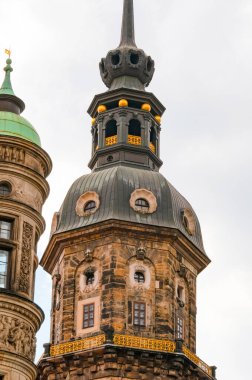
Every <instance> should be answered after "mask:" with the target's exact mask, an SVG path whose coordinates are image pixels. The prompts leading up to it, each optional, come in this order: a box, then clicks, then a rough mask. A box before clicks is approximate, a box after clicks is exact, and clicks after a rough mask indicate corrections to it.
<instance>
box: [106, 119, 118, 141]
mask: <svg viewBox="0 0 252 380" xmlns="http://www.w3.org/2000/svg"><path fill="white" fill-rule="evenodd" d="M116 135H117V124H116V121H115V120H109V121H108V122H107V124H106V131H105V137H106V138H107V137H112V136H116Z"/></svg>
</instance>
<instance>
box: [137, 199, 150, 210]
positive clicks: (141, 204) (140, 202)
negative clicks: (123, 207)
mask: <svg viewBox="0 0 252 380" xmlns="http://www.w3.org/2000/svg"><path fill="white" fill-rule="evenodd" d="M135 207H136V208H137V209H138V210H141V211H145V212H148V211H149V209H150V202H148V200H147V199H145V198H137V199H136V200H135Z"/></svg>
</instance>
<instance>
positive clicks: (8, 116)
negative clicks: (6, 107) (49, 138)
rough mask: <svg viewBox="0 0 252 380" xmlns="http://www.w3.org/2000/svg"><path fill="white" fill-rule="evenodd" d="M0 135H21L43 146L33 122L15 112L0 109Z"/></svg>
mask: <svg viewBox="0 0 252 380" xmlns="http://www.w3.org/2000/svg"><path fill="white" fill-rule="evenodd" d="M0 135H7V136H14V137H20V138H22V139H25V140H28V141H31V142H33V143H34V144H37V145H39V146H41V143H40V138H39V135H38V133H37V132H36V130H35V129H34V128H33V126H32V125H31V123H29V121H28V120H26V119H25V118H24V117H22V116H20V115H17V114H15V113H13V112H5V111H0Z"/></svg>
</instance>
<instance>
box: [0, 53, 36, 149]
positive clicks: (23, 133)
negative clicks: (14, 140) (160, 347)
mask: <svg viewBox="0 0 252 380" xmlns="http://www.w3.org/2000/svg"><path fill="white" fill-rule="evenodd" d="M9 54H10V52H9ZM11 63H12V61H11V59H10V58H8V59H7V60H6V66H5V68H4V71H5V78H4V81H3V84H2V86H1V88H0V135H7V136H14V137H19V138H21V139H25V140H28V141H31V142H32V143H34V144H37V145H38V146H41V143H40V138H39V135H38V133H37V132H36V130H35V129H34V128H33V126H32V125H31V124H30V123H29V121H27V120H26V119H25V118H24V117H22V116H20V113H22V112H23V110H24V109H25V104H24V102H23V101H22V99H20V98H18V97H17V96H16V95H15V94H14V91H13V88H12V84H11V78H10V73H11V72H12V71H13V68H12V67H11Z"/></svg>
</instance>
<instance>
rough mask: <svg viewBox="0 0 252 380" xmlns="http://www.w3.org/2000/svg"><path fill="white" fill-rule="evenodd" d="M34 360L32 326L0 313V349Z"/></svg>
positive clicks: (34, 347)
mask: <svg viewBox="0 0 252 380" xmlns="http://www.w3.org/2000/svg"><path fill="white" fill-rule="evenodd" d="M1 348H2V349H5V350H7V351H11V352H15V353H16V354H19V355H23V356H25V357H27V358H28V359H30V360H32V361H33V360H34V357H35V350H36V338H35V336H34V331H33V330H32V328H31V327H30V326H29V325H28V324H26V323H25V322H23V321H22V320H20V319H18V318H11V317H9V316H6V315H2V314H1V315H0V349H1Z"/></svg>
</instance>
